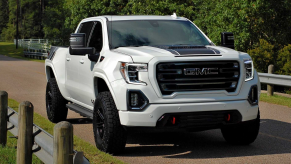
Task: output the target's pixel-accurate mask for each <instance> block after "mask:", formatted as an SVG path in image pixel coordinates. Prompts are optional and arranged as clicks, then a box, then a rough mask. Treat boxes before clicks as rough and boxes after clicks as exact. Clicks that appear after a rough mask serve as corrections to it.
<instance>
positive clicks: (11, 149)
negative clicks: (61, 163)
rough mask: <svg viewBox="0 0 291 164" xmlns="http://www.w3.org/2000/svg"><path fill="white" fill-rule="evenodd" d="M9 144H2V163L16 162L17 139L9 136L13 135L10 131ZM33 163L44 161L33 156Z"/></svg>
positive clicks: (0, 148) (0, 157) (0, 156)
mask: <svg viewBox="0 0 291 164" xmlns="http://www.w3.org/2000/svg"><path fill="white" fill-rule="evenodd" d="M7 136H8V138H7V145H6V147H2V146H0V161H1V164H6V163H7V164H11V163H16V153H17V149H16V146H17V139H15V138H9V136H13V134H12V133H10V132H9V131H8V133H7ZM32 163H33V164H42V163H43V162H42V161H41V160H40V159H38V158H37V156H35V155H33V156H32Z"/></svg>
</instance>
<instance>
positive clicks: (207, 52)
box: [153, 45, 221, 57]
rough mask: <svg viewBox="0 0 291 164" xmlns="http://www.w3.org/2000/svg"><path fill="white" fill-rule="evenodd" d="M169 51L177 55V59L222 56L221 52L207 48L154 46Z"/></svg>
mask: <svg viewBox="0 0 291 164" xmlns="http://www.w3.org/2000/svg"><path fill="white" fill-rule="evenodd" d="M153 47H156V48H161V49H164V50H167V51H169V52H171V53H172V54H174V55H175V57H186V56H221V55H220V51H218V50H216V49H214V48H210V47H205V46H182V45H181V46H179V45H177V46H176V45H175V46H153Z"/></svg>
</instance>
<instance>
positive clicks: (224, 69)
mask: <svg viewBox="0 0 291 164" xmlns="http://www.w3.org/2000/svg"><path fill="white" fill-rule="evenodd" d="M45 69H46V78H47V88H46V108H47V115H48V119H49V120H50V121H52V122H59V121H64V120H66V118H67V113H68V109H69V110H73V111H75V112H77V113H80V114H81V115H82V116H84V117H88V118H90V119H93V131H94V137H95V142H96V146H97V148H98V149H100V150H102V151H104V152H108V153H111V154H115V153H119V152H121V151H122V150H123V149H124V148H125V144H126V139H127V135H128V134H129V132H130V131H134V130H138V129H153V130H161V131H163V130H170V131H176V130H177V131H179V130H186V131H190V132H192V131H201V130H209V129H221V132H222V135H223V136H224V138H225V140H226V141H227V142H229V143H232V144H243V145H246V144H250V143H252V142H254V141H255V139H256V138H257V135H258V132H259V126H260V114H259V106H258V100H259V95H260V82H259V78H258V74H257V72H256V70H255V69H254V65H253V62H252V59H251V57H250V56H249V55H248V54H247V53H245V52H239V51H236V50H234V36H233V34H232V33H230V32H223V33H221V45H220V46H216V45H215V44H214V43H213V42H212V41H211V40H210V39H209V38H208V37H207V36H206V35H205V34H204V33H203V32H202V31H201V30H200V29H199V28H198V27H197V26H196V25H195V24H194V23H193V22H191V21H190V20H188V19H187V18H183V17H177V16H176V15H175V14H174V15H171V16H106V15H105V16H98V17H90V18H86V19H83V20H82V21H81V22H80V23H79V25H78V27H77V28H76V31H75V33H73V34H71V37H70V46H69V47H52V48H51V51H50V54H49V57H48V58H47V59H46V61H45Z"/></svg>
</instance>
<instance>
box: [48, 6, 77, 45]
mask: <svg viewBox="0 0 291 164" xmlns="http://www.w3.org/2000/svg"><path fill="white" fill-rule="evenodd" d="M69 14H70V11H69V10H68V9H65V7H64V1H59V0H51V1H48V2H47V4H46V8H45V13H44V17H43V20H42V25H43V32H44V37H45V38H46V39H50V40H54V39H60V40H61V42H60V44H61V45H68V38H69V36H70V33H73V31H72V30H71V29H69V28H67V27H65V24H64V22H65V20H66V17H68V16H70V15H69Z"/></svg>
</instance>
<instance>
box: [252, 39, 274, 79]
mask: <svg viewBox="0 0 291 164" xmlns="http://www.w3.org/2000/svg"><path fill="white" fill-rule="evenodd" d="M248 53H249V55H250V56H251V57H252V59H253V61H254V64H255V68H256V69H257V71H258V72H265V73H267V72H268V65H270V64H274V63H273V61H274V45H271V44H270V43H268V42H267V41H266V40H263V39H260V43H259V44H258V45H257V46H256V48H255V49H252V50H249V51H248Z"/></svg>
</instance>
